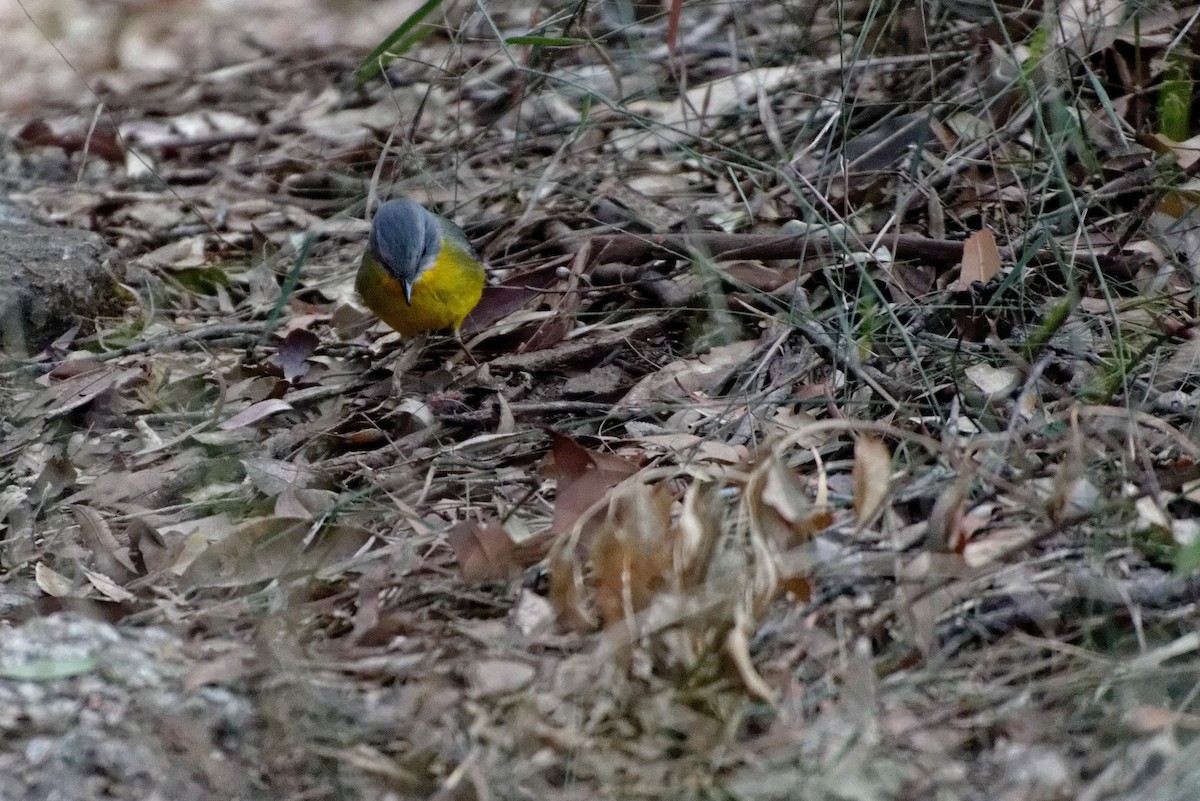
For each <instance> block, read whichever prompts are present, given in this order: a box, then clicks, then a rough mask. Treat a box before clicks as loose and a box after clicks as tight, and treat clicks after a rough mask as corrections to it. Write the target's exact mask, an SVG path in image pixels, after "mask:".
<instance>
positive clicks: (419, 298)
mask: <svg viewBox="0 0 1200 801" xmlns="http://www.w3.org/2000/svg"><path fill="white" fill-rule="evenodd" d="M485 283H487V272H486V271H485V269H484V266H483V263H482V262H481V261H480V259H479V256H478V254H476V252H475V249H474V248H473V247H472V246H471V243H470V241H469V240H468V239H467V235H466V234H464V233H463V230H462V229H461V228H459V227H458V226H457V225H455V224H454V223H452V222H450V221H449V220H447V219H446V218H444V217H441V216H438V215H437V214H434V213H433V212H431V211H429V210H428V209H426V208H425V207H424V206H422V205H421V204H419V203H416V202H415V201H412V200H408V199H405V198H398V199H394V200H389V201H387V202H386V203H384V204H383V205H381V206H380V207H379V210H378V211H376V212H375V218H374V219H373V220H372V221H371V235H370V237H369V238H368V240H367V249H366V252H364V253H363V257H362V263H361V264H360V265H359V268H358V275H357V276H356V277H355V281H354V288H355V289H356V290H357V291H358V294H359V297H361V298H362V300H363V303H365V304H366V306H367V308H369V309H370V310H371V311H373V312H375V314H376V315H378V316H379V319H381V320H383V321H384V322H385V323H387V324H388V325H389V326H391V327H392V328H393V329H394V330H395V331H397V332H398V333H399V334H401V335H402V336H406V337H407V336H414V335H416V334H423V333H426V332H430V331H441V330H443V329H447V328H449V329H453V330H454V332H455V333H457V332H458V329H459V327H461V326H462V322H463V320H464V319H466V316H467V315H468V314H470V313H471V310H472V309H474V308H475V306H476V305H477V304H478V303H479V299H480V298H481V297H482V296H483V287H484V284H485Z"/></svg>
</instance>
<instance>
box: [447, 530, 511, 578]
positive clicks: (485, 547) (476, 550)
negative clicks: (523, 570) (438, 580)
mask: <svg viewBox="0 0 1200 801" xmlns="http://www.w3.org/2000/svg"><path fill="white" fill-rule="evenodd" d="M447 539H449V541H450V547H451V548H453V549H454V555H455V557H456V558H457V559H458V569H459V571H460V572H461V573H462V576H463V578H464V579H466V580H467V581H471V582H478V581H488V580H490V579H498V578H505V577H507V576H509V575H512V573H513V572H514V571H516V570H517V568H518V565H517V563H516V561H515V560H514V558H513V550H514V549H515V548H516V543H515V542H513V539H512V537H510V536H509V535H508V532H507V531H505V530H504V526H502V525H500V521H499V520H497V519H496V518H495V517H492V516H490V515H488V516H486V517H484V518H483V519H482V520H463V521H462V522H460V523H458V524H457V525H456V526H454V528H452V529H450V532H449V534H448V535H447Z"/></svg>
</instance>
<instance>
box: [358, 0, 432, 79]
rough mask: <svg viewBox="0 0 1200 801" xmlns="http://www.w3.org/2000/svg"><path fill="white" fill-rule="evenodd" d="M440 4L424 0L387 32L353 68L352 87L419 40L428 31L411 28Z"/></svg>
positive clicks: (373, 75) (372, 75) (368, 77)
mask: <svg viewBox="0 0 1200 801" xmlns="http://www.w3.org/2000/svg"><path fill="white" fill-rule="evenodd" d="M441 4H442V0H425V2H424V3H423V4H422V5H421V7H420V8H418V9H417V10H416V11H414V12H413V13H412V16H410V17H409V18H408V19H406V20H404V22H402V23H400V27H398V28H396V30H394V31H392V32H391V33H390V34H388V36H387V38H386V39H384V40H383V41H382V42H380V43H379V44H378V45H377V46H376V47H375V49H374V50H372V51H371V53H370V55H368V56H367V57H366V58H364V59H363V60H362V63H361V64H359V65H358V67H357V68H356V69H355V70H354V88H355V89H357V88H358V87H360V86H362V85H363V84H364V83H366V82H367V81H369V80H371V79H372V78H374V77H375V76H376V75H378V74H379V73H380V72H382V71H383V68H384V67H385V66H386V65H387V64H388V63H389V62H390V61H391V60H392V59H394V58H396V57H397V56H400V55H403V53H404V52H405V51H406V50H408V49H409V48H410V47H412V46H413V45H414V44H416V43H417V42H419V41H421V39H423V38H424V37H425V35H426V34H428V33H429V31H428V30H417V31H414V30H413V29H414V28H416V27H417V26H418V25H420V24H421V22H422V21H424V19H425V18H426V17H428V16H429V15H430V14H431V13H432V12H433V10H434V9H436V8H437V7H438V6H440V5H441Z"/></svg>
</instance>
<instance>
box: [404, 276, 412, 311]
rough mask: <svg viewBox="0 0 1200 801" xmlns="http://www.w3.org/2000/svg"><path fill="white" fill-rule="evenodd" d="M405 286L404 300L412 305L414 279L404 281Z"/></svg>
mask: <svg viewBox="0 0 1200 801" xmlns="http://www.w3.org/2000/svg"><path fill="white" fill-rule="evenodd" d="M403 286H404V302H405V303H407V304H408V305H409V306H411V305H412V291H413V285H412V281H404V282H403Z"/></svg>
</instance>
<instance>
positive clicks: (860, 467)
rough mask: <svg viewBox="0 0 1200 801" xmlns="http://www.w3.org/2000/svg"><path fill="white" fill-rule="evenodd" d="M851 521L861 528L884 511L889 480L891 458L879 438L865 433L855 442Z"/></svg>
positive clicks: (890, 477) (890, 476) (890, 475)
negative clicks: (852, 518)
mask: <svg viewBox="0 0 1200 801" xmlns="http://www.w3.org/2000/svg"><path fill="white" fill-rule="evenodd" d="M851 475H852V477H853V480H854V521H855V522H856V523H857V524H858V527H859V528H864V527H866V526H867V525H869V524H870V523H871V521H872V520H874V519H875V516H876V515H877V514H878V513H879V511H880V510H881V509H882V508H883V501H884V499H885V498H886V497H887V494H888V487H889V485H890V484H891V480H892V455H891V453H889V452H888V449H887V445H884V444H883V440H881V439H879V438H878V437H872V436H870V435H867V434H864V435H862V436H860V437H859V438H858V439H857V440H856V441H855V443H854V469H853V470H852V472H851Z"/></svg>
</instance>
